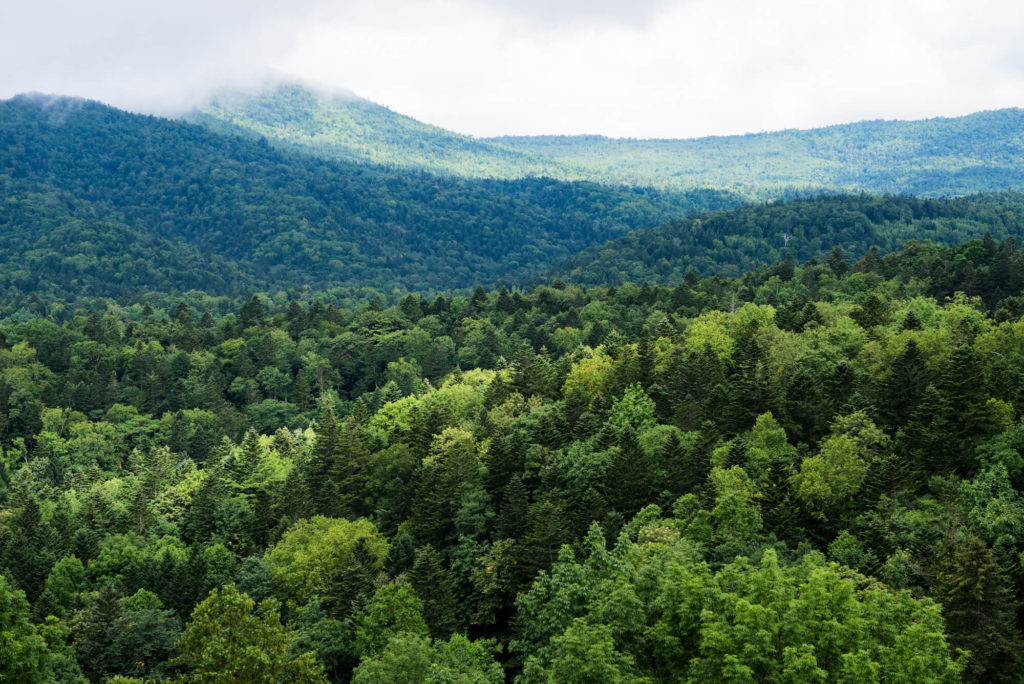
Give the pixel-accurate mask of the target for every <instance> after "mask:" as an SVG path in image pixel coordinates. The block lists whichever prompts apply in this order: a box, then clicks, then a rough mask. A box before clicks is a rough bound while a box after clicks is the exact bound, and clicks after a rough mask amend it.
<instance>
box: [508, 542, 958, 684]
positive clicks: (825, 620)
mask: <svg viewBox="0 0 1024 684" xmlns="http://www.w3.org/2000/svg"><path fill="white" fill-rule="evenodd" d="M652 537H653V538H657V539H659V541H644V542H634V541H631V540H630V539H628V538H620V540H619V542H618V544H617V545H616V547H615V548H614V549H612V550H608V549H606V548H605V543H604V539H603V537H602V536H601V534H600V532H599V531H598V530H597V529H596V528H595V529H594V530H592V531H591V533H590V534H589V535H588V537H587V543H586V547H587V555H586V558H585V559H583V560H582V561H576V560H575V559H574V558H573V557H572V555H571V554H570V553H568V552H567V551H566V552H563V554H562V556H561V558H560V561H559V563H557V564H556V565H555V567H554V568H553V569H552V570H551V572H550V573H545V574H542V575H541V576H540V577H539V578H538V579H537V581H536V582H535V583H534V585H533V587H532V588H531V589H530V591H528V592H526V593H524V594H522V595H521V596H520V598H519V600H518V602H517V603H518V606H519V611H520V622H519V626H518V631H517V640H516V641H514V642H513V649H515V650H516V651H518V652H520V653H522V654H523V655H524V656H526V657H527V667H526V669H525V670H524V675H523V680H524V681H545V680H550V681H558V680H559V678H560V677H571V676H572V674H571V673H573V672H575V673H578V674H580V675H586V676H584V677H583V678H581V679H577V680H573V679H569V680H568V681H600V680H601V679H602V678H608V679H609V680H615V679H616V678H622V679H627V680H635V679H638V678H640V677H644V676H648V677H654V676H656V677H657V678H658V679H659V680H664V681H690V682H703V681H751V682H753V681H761V682H797V681H799V682H803V681H857V680H856V678H857V677H859V676H863V675H864V673H869V672H870V673H874V677H873V679H872V680H871V681H893V682H897V681H906V682H910V681H922V682H955V681H959V674H960V672H961V670H962V669H963V665H964V663H963V659H956V658H954V657H953V656H952V654H951V653H950V649H949V647H948V645H947V643H946V639H945V636H944V634H943V622H942V616H941V609H940V607H939V605H938V604H936V603H935V602H933V601H930V600H928V599H915V598H913V597H912V596H911V595H910V594H908V593H905V592H902V593H901V592H894V591H892V590H891V589H888V588H887V587H885V586H884V585H881V584H879V583H877V582H873V581H871V580H868V579H867V578H865V577H863V576H861V575H857V574H856V573H852V572H850V571H848V570H845V569H842V568H840V567H839V566H836V565H834V564H829V563H826V562H824V560H823V559H822V557H821V556H820V555H818V554H813V553H812V554H808V555H805V556H804V557H803V558H802V559H800V560H799V561H798V562H796V563H795V564H792V565H787V564H783V563H781V562H780V561H779V560H778V558H777V556H776V554H775V552H774V551H772V550H767V551H765V552H764V553H763V555H762V558H761V560H760V561H759V562H751V561H750V560H748V559H747V558H738V559H736V560H735V561H734V562H732V563H729V564H727V565H725V566H723V567H722V568H721V569H720V570H718V571H717V572H712V570H711V569H710V568H709V567H708V566H707V564H706V563H705V562H703V561H702V560H700V558H699V556H698V555H697V554H696V553H695V551H694V549H693V548H692V546H690V544H689V543H688V542H687V541H686V540H673V539H672V535H664V534H660V535H659V534H654V533H653V532H651V533H645V534H642V535H641V537H640V538H641V539H644V538H647V539H651V538H652ZM641 657H642V659H641ZM631 658H632V661H631V660H630V659H631ZM641 663H642V664H641ZM555 668H564V669H555Z"/></svg>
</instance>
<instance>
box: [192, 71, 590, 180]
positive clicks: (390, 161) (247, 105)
mask: <svg viewBox="0 0 1024 684" xmlns="http://www.w3.org/2000/svg"><path fill="white" fill-rule="evenodd" d="M183 118H184V120H186V121H190V122H193V123H198V124H202V125H204V126H206V127H208V128H210V129H212V130H215V131H221V132H228V133H241V134H243V135H244V134H249V135H256V136H260V137H264V138H266V139H267V140H268V141H270V142H271V143H272V144H274V145H277V146H279V147H284V148H287V149H290V150H296V151H300V152H304V153H307V154H311V155H313V156H316V157H319V158H321V159H330V160H339V161H350V162H369V163H371V164H379V165H383V166H389V167H395V168H403V169H416V170H420V171H431V172H433V173H442V174H454V175H459V176H465V177H470V178H504V179H508V178H523V177H528V176H546V177H550V178H557V179H563V180H565V179H570V178H572V179H575V180H582V179H584V178H585V177H586V176H588V175H589V174H587V173H585V172H583V171H582V170H577V171H575V172H570V171H569V167H570V166H571V165H570V164H566V163H563V162H555V161H552V160H550V159H547V158H545V157H543V156H541V155H538V154H534V153H532V152H522V151H519V150H513V149H510V148H509V147H506V146H503V145H495V144H493V143H488V142H484V141H482V140H477V139H476V138H471V137H470V136H467V135H460V134H458V133H453V132H451V131H447V130H445V129H443V128H438V127H437V126H431V125H429V124H425V123H422V122H420V121H417V120H416V119H413V118H410V117H408V116H404V115H402V114H398V113H396V112H393V111H391V110H390V109H388V108H387V107H383V106H381V105H378V104H375V103H373V102H370V101H369V100H364V99H363V98H360V97H358V96H357V95H355V94H353V93H324V92H317V91H314V90H310V89H308V88H305V87H302V86H299V85H295V84H280V85H276V86H273V87H270V88H267V89H264V90H260V91H256V92H253V93H247V92H241V91H226V92H223V93H220V94H218V95H216V96H215V97H214V98H212V99H211V101H210V102H209V103H208V104H205V105H203V106H201V107H199V108H197V109H195V110H194V111H192V112H189V113H188V114H186V115H185V116H184V117H183Z"/></svg>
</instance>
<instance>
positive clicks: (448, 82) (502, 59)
mask: <svg viewBox="0 0 1024 684" xmlns="http://www.w3.org/2000/svg"><path fill="white" fill-rule="evenodd" d="M0 64H3V65H4V66H3V68H0V98H6V97H10V96H12V95H14V94H16V93H20V92H29V91H36V92H44V93H55V94H66V95H76V96H82V97H88V98H91V99H96V100H100V101H103V102H107V103H110V104H113V105H115V106H119V107H123V108H125V109H130V110H132V111H141V112H148V113H157V114H164V115H173V114H175V113H179V112H181V111H184V110H185V109H187V108H188V107H190V106H194V105H195V104H198V103H200V102H202V100H203V98H205V97H208V96H209V94H210V93H211V92H213V91H215V90H218V89H223V88H250V87H256V86H257V85H259V84H263V83H267V82H268V81H275V80H289V81H301V82H305V83H310V84H315V85H318V86H320V87H322V88H326V89H348V90H351V91H353V92H355V93H357V94H359V95H361V96H363V97H366V98H368V99H370V100H373V101H375V102H378V103H380V104H383V105H386V106H388V107H390V108H391V109H393V110H395V111H397V112H401V113H403V114H408V115H410V116H413V117H415V118H417V119H420V120H422V121H426V122H428V123H432V124H436V125H439V126H443V127H445V128H449V129H452V130H455V131H458V132H461V133H468V134H471V135H477V136H493V135H512V134H524V135H525V134H530V135H535V134H579V133H596V134H603V135H609V136H616V137H637V138H647V137H665V138H687V137H697V136H703V135H726V134H736V133H746V132H759V131H766V130H779V129H783V128H809V127H814V126H822V125H829V124H834V123H844V122H849V121H858V120H864V119H881V118H884V119H894V118H900V119H919V118H928V117H932V116H955V115H960V114H966V113H970V112H973V111H978V110H983V109H995V108H1000V107H1014V106H1024V2H1020V0H759V1H753V0H590V1H583V0H546V1H545V0H333V1H327V0H288V1H287V2H282V1H281V0H272V1H268V0H171V1H167V0H92V1H90V0H0Z"/></svg>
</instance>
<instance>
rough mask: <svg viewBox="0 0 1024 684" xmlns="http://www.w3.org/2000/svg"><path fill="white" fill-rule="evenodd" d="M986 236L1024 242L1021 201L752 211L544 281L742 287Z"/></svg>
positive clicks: (682, 229) (576, 263) (719, 214)
mask: <svg viewBox="0 0 1024 684" xmlns="http://www.w3.org/2000/svg"><path fill="white" fill-rule="evenodd" d="M986 234H988V235H991V236H993V237H994V238H995V239H998V240H1001V239H1003V238H1006V237H1011V236H1012V237H1020V236H1021V235H1024V195H1022V194H1019V193H1001V194H989V195H971V196H969V197H963V198H959V199H939V200H929V199H919V198H915V197H892V196H877V195H835V196H825V197H814V198H809V199H795V200H789V201H785V202H771V203H767V204H752V205H747V206H743V207H738V208H736V209H733V210H729V211H714V212H707V213H704V214H700V215H697V216H691V217H688V218H686V219H683V220H678V221H673V222H672V223H669V224H666V225H664V226H658V227H657V228H650V229H646V230H636V231H633V232H632V233H629V234H627V235H624V236H622V237H620V238H615V239H612V240H610V241H608V242H607V243H605V244H603V245H598V246H595V247H591V248H589V249H586V250H584V251H583V252H581V253H580V254H577V255H575V256H573V257H571V258H570V259H568V260H567V261H566V262H565V263H564V264H562V265H560V266H559V267H557V268H555V269H553V270H552V271H550V272H549V273H548V274H547V275H548V276H549V277H562V278H564V279H566V280H570V281H571V282H575V283H580V284H585V285H594V284H616V283H620V282H627V281H642V280H650V281H652V282H660V283H671V282H675V281H678V280H681V279H682V278H683V277H684V276H685V275H686V273H687V271H689V270H695V271H697V272H698V273H699V274H701V275H712V274H721V275H726V276H732V277H738V276H742V275H743V274H744V273H745V272H747V271H749V270H751V269H753V268H757V267H759V266H762V265H764V264H770V263H775V262H779V261H783V260H785V259H787V258H793V259H796V261H798V262H803V261H806V260H807V259H812V258H816V259H819V260H820V259H824V258H825V257H826V256H827V255H828V254H829V252H830V251H831V250H832V249H833V248H834V247H839V248H840V249H842V250H845V251H846V252H848V253H850V254H863V253H864V252H865V251H867V250H868V249H871V248H875V249H876V250H878V251H880V252H881V253H883V254H887V253H890V252H894V251H896V250H899V249H900V247H902V246H903V245H904V243H906V242H907V241H908V240H916V241H920V242H924V241H930V242H933V243H936V244H940V245H954V244H959V243H961V242H965V241H967V240H970V239H981V238H982V237H984V236H985V235H986Z"/></svg>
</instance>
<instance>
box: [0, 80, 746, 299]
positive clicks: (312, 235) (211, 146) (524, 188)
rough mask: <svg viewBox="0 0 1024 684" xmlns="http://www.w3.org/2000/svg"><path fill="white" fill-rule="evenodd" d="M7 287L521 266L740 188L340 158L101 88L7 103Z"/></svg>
mask: <svg viewBox="0 0 1024 684" xmlns="http://www.w3.org/2000/svg"><path fill="white" fill-rule="evenodd" d="M0 191H2V193H3V202H4V211H3V213H2V215H0V222H2V228H3V235H2V242H0V246H2V247H3V250H2V253H0V289H2V290H5V291H6V292H7V294H8V296H11V295H17V294H19V293H20V294H25V293H29V292H37V293H44V294H47V293H49V294H59V293H64V294H90V295H114V296H120V295H124V294H131V293H138V292H144V291H148V290H162V291H171V292H177V291H183V290H188V289H193V288H195V289H204V290H208V291H210V292H213V293H228V292H238V291H240V290H241V291H244V290H249V289H252V288H259V289H266V290H273V289H280V288H288V287H293V286H310V287H315V288H327V287H334V286H372V287H375V288H377V289H380V290H389V289H392V288H396V289H403V290H404V289H411V288H444V289H451V288H460V287H468V286H471V285H474V284H476V283H485V284H486V283H494V282H497V281H500V280H502V279H516V278H520V277H523V276H525V275H526V274H528V273H532V272H535V271H537V270H538V269H541V268H546V267H549V266H551V265H553V264H555V263H558V262H559V261H561V260H564V259H565V258H567V257H569V256H570V255H572V254H574V253H576V252H578V251H579V250H581V249H583V248H585V247H588V246H591V245H593V244H598V243H601V242H603V241H605V240H607V239H609V238H611V237H614V236H617V235H622V234H624V233H626V232H628V231H630V230H632V229H634V228H639V227H651V226H655V225H658V224H661V223H664V222H666V221H668V220H671V219H672V218H674V217H677V216H682V215H685V214H687V213H689V212H691V211H693V210H698V209H709V208H715V207H721V206H730V205H735V204H736V203H737V201H738V200H737V198H736V197H735V196H733V195H730V194H728V193H719V192H713V191H694V192H689V193H685V194H684V193H664V192H658V191H655V190H651V189H626V188H607V187H603V186H599V185H596V184H593V183H581V182H577V183H566V182H561V181H556V180H551V179H522V180H517V181H503V180H493V179H492V180H466V179H458V178H451V177H438V176H434V175H430V174H426V173H423V172H409V171H400V170H389V169H385V168H381V167H377V166H368V165H357V164H353V163H343V162H328V161H323V160H319V159H315V158H312V157H309V156H308V155H299V154H295V153H289V152H286V151H282V150H277V149H274V148H272V147H271V146H269V145H268V144H267V143H266V141H265V140H262V139H259V140H257V139H252V138H244V137H239V136H231V135H224V134H219V133H215V132H212V131H209V130H206V129H204V128H202V127H200V126H196V125H192V124H188V123H183V122H180V121H172V120H168V119H162V118H157V117H152V116H141V115H137V114H130V113H127V112H124V111H120V110H117V109H114V108H111V107H107V106H104V105H101V104H99V103H96V102H88V101H81V100H68V99H61V98H50V97H44V96H19V97H16V98H13V99H11V100H7V101H4V102H0Z"/></svg>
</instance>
